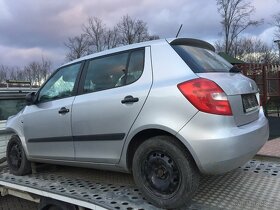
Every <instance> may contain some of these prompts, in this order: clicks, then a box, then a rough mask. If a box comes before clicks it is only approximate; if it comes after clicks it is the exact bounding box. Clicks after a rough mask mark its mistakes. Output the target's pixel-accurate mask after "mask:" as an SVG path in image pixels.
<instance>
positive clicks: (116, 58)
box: [83, 49, 145, 93]
mask: <svg viewBox="0 0 280 210" xmlns="http://www.w3.org/2000/svg"><path fill="white" fill-rule="evenodd" d="M144 54H145V51H144V49H140V50H136V51H131V52H125V53H121V54H116V55H111V56H107V57H103V58H97V59H94V60H91V61H89V65H88V69H87V73H86V77H85V83H84V88H83V92H84V93H90V92H96V91H101V90H106V89H111V88H115V87H121V86H124V85H128V84H131V83H133V82H135V81H136V80H138V79H139V78H140V76H141V75H142V72H143V69H144ZM128 59H129V63H128Z"/></svg>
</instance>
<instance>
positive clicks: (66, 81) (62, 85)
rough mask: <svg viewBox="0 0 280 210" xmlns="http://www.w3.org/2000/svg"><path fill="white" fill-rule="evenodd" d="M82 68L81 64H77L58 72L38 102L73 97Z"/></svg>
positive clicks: (46, 86)
mask: <svg viewBox="0 0 280 210" xmlns="http://www.w3.org/2000/svg"><path fill="white" fill-rule="evenodd" d="M80 67H81V63H76V64H73V65H70V66H66V67H62V68H61V69H60V70H58V71H57V72H56V73H55V74H54V75H53V76H52V77H51V78H50V80H49V81H48V82H47V83H46V84H45V85H44V87H43V88H42V89H41V90H40V92H39V96H38V102H46V101H51V100H57V99H61V98H66V97H69V96H72V95H73V90H74V85H75V81H76V79H77V75H78V72H79V70H80Z"/></svg>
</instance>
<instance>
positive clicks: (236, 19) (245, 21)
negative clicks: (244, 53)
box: [217, 0, 262, 54]
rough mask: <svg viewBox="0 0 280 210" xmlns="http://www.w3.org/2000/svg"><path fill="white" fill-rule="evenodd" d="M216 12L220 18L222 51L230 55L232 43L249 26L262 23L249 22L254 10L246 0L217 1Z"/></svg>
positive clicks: (256, 21)
mask: <svg viewBox="0 0 280 210" xmlns="http://www.w3.org/2000/svg"><path fill="white" fill-rule="evenodd" d="M217 6H218V11H219V13H220V14H221V16H222V21H221V24H222V26H223V34H224V47H225V49H224V51H225V52H226V53H227V54H232V47H233V43H234V41H236V40H237V38H238V36H239V35H240V33H241V32H242V31H244V30H245V29H247V28H248V27H249V26H257V25H259V24H260V23H261V22H262V21H258V20H251V19H250V16H251V15H252V14H253V12H254V11H255V8H254V7H253V6H252V5H251V3H250V2H249V1H247V0H217Z"/></svg>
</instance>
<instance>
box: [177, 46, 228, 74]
mask: <svg viewBox="0 0 280 210" xmlns="http://www.w3.org/2000/svg"><path fill="white" fill-rule="evenodd" d="M172 47H173V49H174V50H175V51H176V52H177V53H178V54H179V56H180V57H181V58H182V59H183V60H184V61H185V62H186V64H187V65H188V66H189V67H190V68H191V69H192V71H193V72H194V73H206V72H229V70H230V69H231V68H232V65H231V64H230V63H228V62H227V61H226V60H225V59H223V58H222V57H221V56H219V55H218V54H216V53H215V52H213V51H211V50H207V49H204V48H199V47H192V46H186V45H173V46H172Z"/></svg>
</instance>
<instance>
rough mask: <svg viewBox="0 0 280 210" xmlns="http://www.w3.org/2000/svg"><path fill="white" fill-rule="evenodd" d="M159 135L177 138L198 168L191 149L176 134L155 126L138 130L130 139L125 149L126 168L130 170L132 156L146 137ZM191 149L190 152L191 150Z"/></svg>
mask: <svg viewBox="0 0 280 210" xmlns="http://www.w3.org/2000/svg"><path fill="white" fill-rule="evenodd" d="M160 135H165V136H171V137H173V138H174V139H175V140H177V142H178V144H179V145H180V146H181V147H182V148H183V149H184V150H185V151H186V152H187V153H189V154H190V156H191V157H192V159H193V161H194V163H195V165H196V167H197V168H198V169H199V165H198V163H197V161H196V159H195V155H194V154H193V151H192V149H191V148H189V147H188V146H187V145H186V144H187V143H185V144H184V143H183V142H182V140H181V139H179V138H178V137H177V136H175V135H173V134H172V133H170V132H167V131H165V130H162V129H157V128H152V129H145V130H142V131H139V132H138V133H137V134H135V135H134V136H133V137H132V139H131V140H130V142H129V144H128V147H127V151H126V166H127V169H128V170H129V171H130V172H131V169H132V162H133V157H134V154H135V152H136V150H137V148H138V147H139V146H140V145H141V144H142V143H143V142H145V141H146V140H147V139H149V138H151V137H154V136H160ZM191 151H192V152H191Z"/></svg>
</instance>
